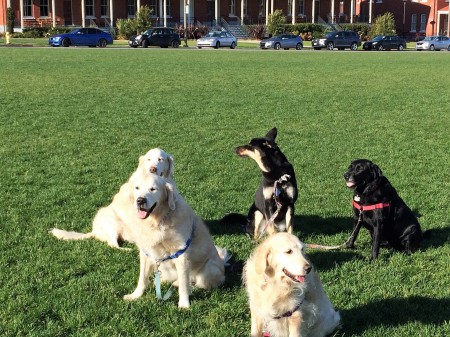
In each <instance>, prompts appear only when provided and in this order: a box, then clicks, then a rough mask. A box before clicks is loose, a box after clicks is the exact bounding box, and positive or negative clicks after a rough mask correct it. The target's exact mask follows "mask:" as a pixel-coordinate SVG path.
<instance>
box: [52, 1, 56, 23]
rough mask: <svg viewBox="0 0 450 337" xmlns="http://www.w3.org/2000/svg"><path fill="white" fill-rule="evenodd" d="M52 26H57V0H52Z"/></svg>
mask: <svg viewBox="0 0 450 337" xmlns="http://www.w3.org/2000/svg"><path fill="white" fill-rule="evenodd" d="M52 21H53V22H52V26H53V28H55V27H56V10H55V0H52Z"/></svg>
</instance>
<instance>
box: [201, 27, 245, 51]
mask: <svg viewBox="0 0 450 337" xmlns="http://www.w3.org/2000/svg"><path fill="white" fill-rule="evenodd" d="M236 46H237V40H236V37H234V35H233V34H231V33H228V32H225V31H222V32H220V31H212V32H209V33H208V34H206V35H205V36H204V37H201V38H199V39H198V40H197V48H199V49H201V48H202V47H213V48H216V49H218V48H220V47H230V48H231V49H234V48H236Z"/></svg>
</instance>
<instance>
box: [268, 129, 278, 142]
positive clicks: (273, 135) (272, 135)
mask: <svg viewBox="0 0 450 337" xmlns="http://www.w3.org/2000/svg"><path fill="white" fill-rule="evenodd" d="M266 137H267V138H270V139H273V140H275V138H277V128H273V129H272V130H270V131H269V132H267V135H266Z"/></svg>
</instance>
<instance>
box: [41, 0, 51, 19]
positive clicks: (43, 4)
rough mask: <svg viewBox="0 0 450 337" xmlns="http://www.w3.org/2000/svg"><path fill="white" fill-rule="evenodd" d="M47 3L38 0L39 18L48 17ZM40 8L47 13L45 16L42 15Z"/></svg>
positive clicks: (43, 0)
mask: <svg viewBox="0 0 450 337" xmlns="http://www.w3.org/2000/svg"><path fill="white" fill-rule="evenodd" d="M48 1H49V0H40V2H39V16H40V17H41V18H48V17H50V6H49V4H48ZM42 8H44V11H46V12H47V13H46V14H47V15H42V12H43V10H42Z"/></svg>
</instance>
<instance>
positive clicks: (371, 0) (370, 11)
mask: <svg viewBox="0 0 450 337" xmlns="http://www.w3.org/2000/svg"><path fill="white" fill-rule="evenodd" d="M372 2H373V0H369V23H372Z"/></svg>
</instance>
